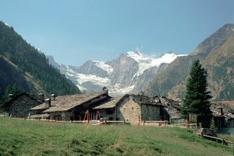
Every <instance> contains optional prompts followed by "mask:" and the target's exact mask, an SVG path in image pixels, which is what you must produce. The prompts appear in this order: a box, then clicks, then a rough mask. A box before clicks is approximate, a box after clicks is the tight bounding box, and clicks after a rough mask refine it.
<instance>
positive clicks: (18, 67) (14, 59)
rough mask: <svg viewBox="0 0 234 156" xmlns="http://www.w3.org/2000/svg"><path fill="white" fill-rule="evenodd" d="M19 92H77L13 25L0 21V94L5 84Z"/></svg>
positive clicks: (61, 93) (60, 93)
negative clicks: (15, 86) (14, 87)
mask: <svg viewBox="0 0 234 156" xmlns="http://www.w3.org/2000/svg"><path fill="white" fill-rule="evenodd" d="M15 84H16V85H17V87H18V88H19V89H20V90H21V91H22V92H30V93H38V92H42V93H44V94H45V95H46V94H47V95H48V94H51V93H55V94H57V95H63V94H74V93H79V92H80V91H79V89H78V88H77V87H76V86H75V85H74V84H73V83H72V82H71V81H70V80H68V79H67V78H66V77H65V76H63V75H62V74H61V73H60V72H59V71H58V70H57V69H55V68H54V67H52V66H51V65H50V64H49V63H48V61H47V59H46V56H45V55H44V54H43V53H42V52H40V51H38V50H37V49H36V48H35V47H33V46H31V45H30V44H28V43H27V42H26V41H25V40H24V39H23V38H22V37H21V36H20V35H19V34H17V33H16V32H15V30H14V28H13V27H10V26H8V25H6V24H5V23H4V22H1V21H0V96H1V95H2V94H4V91H5V89H6V88H7V86H10V85H15Z"/></svg>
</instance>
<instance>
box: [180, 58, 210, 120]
mask: <svg viewBox="0 0 234 156" xmlns="http://www.w3.org/2000/svg"><path fill="white" fill-rule="evenodd" d="M207 86H208V84H207V72H206V70H205V69H204V68H203V67H202V65H201V64H200V61H199V60H196V61H194V62H193V64H192V67H191V70H190V77H189V78H188V80H187V84H186V94H185V98H184V100H183V106H182V111H181V113H182V115H183V116H184V117H188V115H189V113H193V114H197V115H198V120H199V121H198V122H201V123H204V122H206V123H208V124H209V122H210V119H211V111H210V99H211V98H212V96H211V95H210V92H209V91H207Z"/></svg>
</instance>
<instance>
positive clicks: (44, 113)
mask: <svg viewBox="0 0 234 156" xmlns="http://www.w3.org/2000/svg"><path fill="white" fill-rule="evenodd" d="M109 99H110V96H109V95H108V92H102V93H85V94H75V95H65V96H58V97H56V98H50V99H47V100H45V102H44V103H42V104H41V105H38V106H36V107H34V108H32V109H31V114H30V118H34V119H42V118H47V119H51V120H63V121H70V120H83V119H84V117H85V112H86V111H87V110H90V109H92V108H93V107H96V106H98V105H101V104H103V103H104V102H106V101H109Z"/></svg>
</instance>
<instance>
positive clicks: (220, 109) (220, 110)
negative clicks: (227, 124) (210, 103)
mask: <svg viewBox="0 0 234 156" xmlns="http://www.w3.org/2000/svg"><path fill="white" fill-rule="evenodd" d="M217 111H218V112H219V113H220V114H221V115H223V108H222V107H218V108H217Z"/></svg>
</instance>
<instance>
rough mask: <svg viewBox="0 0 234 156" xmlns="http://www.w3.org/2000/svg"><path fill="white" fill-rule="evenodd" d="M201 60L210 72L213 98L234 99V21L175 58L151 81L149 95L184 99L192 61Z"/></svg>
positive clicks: (210, 86)
mask: <svg viewBox="0 0 234 156" xmlns="http://www.w3.org/2000/svg"><path fill="white" fill-rule="evenodd" d="M196 59H199V60H201V63H202V65H203V67H204V68H205V69H206V70H207V72H208V84H209V88H208V89H209V90H210V91H211V94H212V96H213V100H234V94H233V92H234V68H233V67H234V24H226V25H224V26H223V27H221V28H220V29H219V30H217V31H216V32H215V33H214V34H212V35H211V36H209V37H208V38H207V39H205V40H204V41H203V42H201V43H200V44H199V45H198V47H197V48H196V49H195V50H194V51H193V52H192V53H191V54H190V55H188V56H184V57H180V58H178V59H176V60H175V61H173V62H172V63H171V64H170V65H169V66H168V68H167V69H166V70H164V71H163V72H161V73H160V74H158V75H157V77H156V78H155V79H154V80H153V81H152V82H151V83H150V84H149V86H148V88H147V91H146V92H147V93H148V94H149V95H151V96H152V95H167V96H169V97H170V98H178V97H180V98H183V96H184V93H185V85H186V79H187V77H188V74H189V71H190V67H191V64H192V62H193V61H194V60H196Z"/></svg>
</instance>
